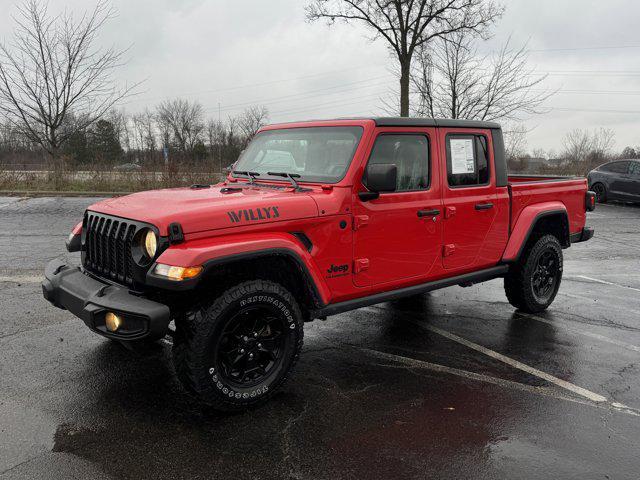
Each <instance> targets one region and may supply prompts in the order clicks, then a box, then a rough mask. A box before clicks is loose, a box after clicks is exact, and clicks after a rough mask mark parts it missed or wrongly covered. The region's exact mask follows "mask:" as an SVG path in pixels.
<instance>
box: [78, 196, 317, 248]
mask: <svg viewBox="0 0 640 480" xmlns="http://www.w3.org/2000/svg"><path fill="white" fill-rule="evenodd" d="M225 188H231V189H234V190H231V191H229V190H225ZM239 188H241V190H235V189H239ZM225 192H226V193H225ZM89 210H91V211H93V212H97V213H103V214H106V215H113V216H117V217H123V218H128V219H131V220H138V221H141V222H145V223H150V224H152V225H155V226H156V227H158V229H159V230H160V235H162V236H165V235H167V232H168V227H169V225H170V224H171V223H174V222H178V223H180V225H181V226H182V230H183V232H184V233H186V234H189V233H195V232H203V231H207V230H215V229H221V228H232V227H240V226H247V225H256V224H259V223H269V222H281V221H286V220H294V219H300V218H309V217H316V216H318V206H317V204H316V202H315V200H313V198H311V197H310V196H309V195H308V194H307V193H305V192H295V191H293V189H292V188H284V189H275V188H268V187H258V186H256V187H253V186H242V187H240V186H239V185H238V186H234V185H232V186H230V187H224V186H214V187H211V188H203V189H191V188H171V189H166V190H153V191H148V192H140V193H134V194H132V195H127V196H124V197H118V198H111V199H108V200H104V201H102V202H99V203H96V204H94V205H92V206H90V207H89Z"/></svg>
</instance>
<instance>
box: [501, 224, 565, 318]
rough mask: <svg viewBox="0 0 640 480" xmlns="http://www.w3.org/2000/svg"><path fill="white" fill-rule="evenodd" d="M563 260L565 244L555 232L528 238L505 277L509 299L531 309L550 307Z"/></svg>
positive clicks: (518, 306)
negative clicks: (561, 242) (529, 239)
mask: <svg viewBox="0 0 640 480" xmlns="http://www.w3.org/2000/svg"><path fill="white" fill-rule="evenodd" d="M562 261H563V259H562V247H561V246H560V242H559V241H558V239H557V238H556V237H555V236H553V235H544V236H542V237H540V238H538V239H537V240H535V241H531V242H529V243H528V244H527V248H526V249H525V251H524V252H523V253H522V256H521V257H520V259H519V261H518V262H517V263H515V264H514V265H512V266H511V268H510V270H509V273H508V274H507V276H506V277H505V279H504V289H505V292H506V294H507V299H508V300H509V303H511V305H513V306H514V307H516V308H518V309H519V310H522V311H525V312H529V313H537V312H541V311H543V310H545V309H547V307H549V305H551V303H553V300H554V299H555V298H556V295H557V293H558V289H559V288H560V281H561V280H562Z"/></svg>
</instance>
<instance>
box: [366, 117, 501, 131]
mask: <svg viewBox="0 0 640 480" xmlns="http://www.w3.org/2000/svg"><path fill="white" fill-rule="evenodd" d="M373 121H374V122H376V125H377V126H378V127H452V128H456V127H466V128H488V129H493V128H500V125H499V124H498V123H496V122H485V121H482V120H460V119H451V118H415V117H379V118H374V119H373Z"/></svg>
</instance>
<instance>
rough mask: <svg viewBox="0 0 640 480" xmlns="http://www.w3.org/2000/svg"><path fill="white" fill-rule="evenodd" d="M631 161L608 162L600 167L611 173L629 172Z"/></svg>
mask: <svg viewBox="0 0 640 480" xmlns="http://www.w3.org/2000/svg"><path fill="white" fill-rule="evenodd" d="M629 163H630V162H613V163H608V164H606V165H603V166H602V167H600V170H601V171H603V172H611V173H627V172H628V171H629Z"/></svg>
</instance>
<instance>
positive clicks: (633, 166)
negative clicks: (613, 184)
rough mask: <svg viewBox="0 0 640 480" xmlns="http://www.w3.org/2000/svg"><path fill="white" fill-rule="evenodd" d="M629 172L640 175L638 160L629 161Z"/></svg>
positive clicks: (636, 175)
mask: <svg viewBox="0 0 640 480" xmlns="http://www.w3.org/2000/svg"><path fill="white" fill-rule="evenodd" d="M629 174H631V175H633V176H634V177H640V162H629Z"/></svg>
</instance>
